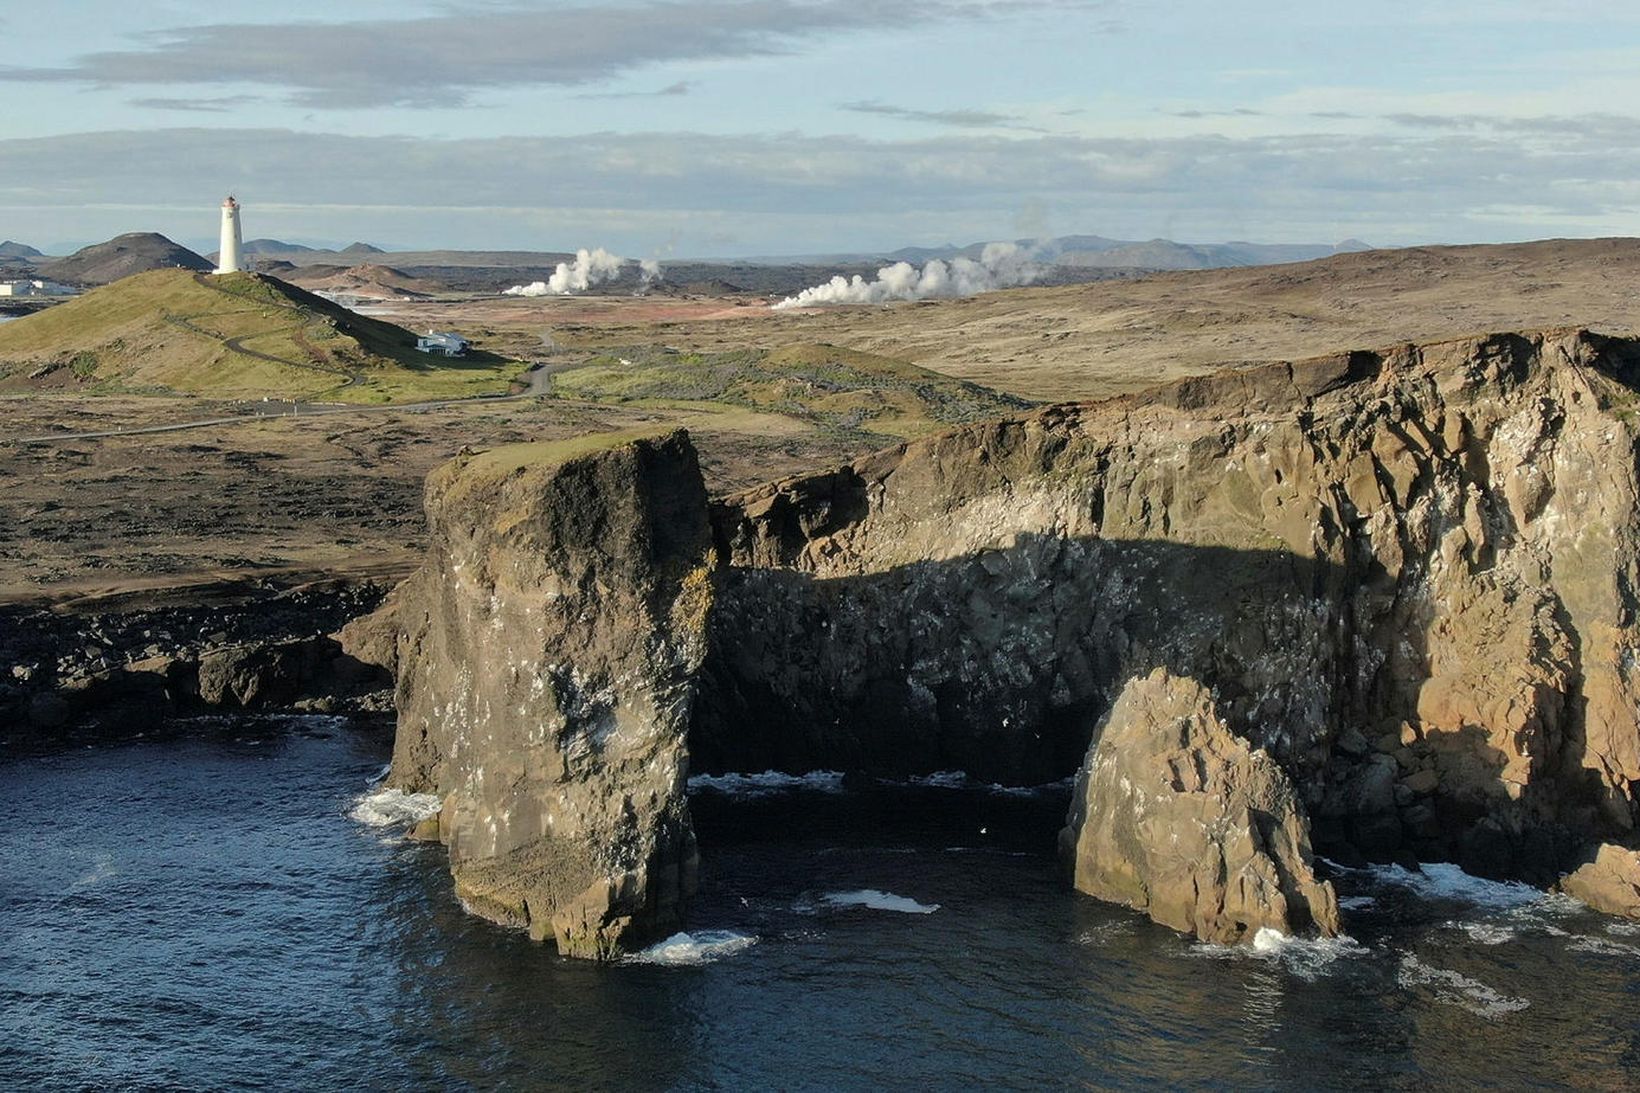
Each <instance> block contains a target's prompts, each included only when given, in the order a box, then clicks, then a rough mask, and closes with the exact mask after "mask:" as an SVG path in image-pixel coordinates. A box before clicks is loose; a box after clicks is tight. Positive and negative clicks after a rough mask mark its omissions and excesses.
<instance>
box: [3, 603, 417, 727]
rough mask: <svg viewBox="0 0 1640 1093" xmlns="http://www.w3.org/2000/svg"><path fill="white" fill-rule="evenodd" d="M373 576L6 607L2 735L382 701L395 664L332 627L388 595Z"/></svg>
mask: <svg viewBox="0 0 1640 1093" xmlns="http://www.w3.org/2000/svg"><path fill="white" fill-rule="evenodd" d="M384 591H385V589H383V588H381V587H378V586H376V585H374V584H371V583H365V584H356V585H355V584H347V583H342V582H325V583H321V584H310V585H302V586H298V587H295V588H287V589H279V588H272V587H265V586H261V585H254V586H250V585H244V584H240V583H235V582H224V583H222V584H219V585H210V586H204V587H201V588H196V589H188V590H179V591H176V592H173V593H171V594H170V595H171V597H172V598H173V599H176V600H179V601H180V602H177V603H174V604H172V605H169V606H155V605H154V604H153V603H152V599H153V598H157V597H153V596H150V595H144V596H143V597H141V598H140V599H141V600H142V601H143V602H142V604H141V606H134V605H124V606H123V609H122V605H121V604H119V603H117V602H116V603H113V604H109V605H106V606H105V607H104V608H103V609H101V610H97V611H91V612H83V613H82V612H69V611H61V610H57V611H54V610H48V609H44V608H11V609H7V610H5V611H3V612H0V742H11V741H16V742H19V743H23V742H26V743H27V744H28V746H31V747H32V746H48V747H49V746H51V745H52V744H53V742H60V741H61V740H62V739H63V738H64V737H65V736H74V737H76V738H81V737H104V738H106V737H117V736H121V735H126V734H129V733H133V732H151V731H153V730H155V729H158V728H160V727H162V726H163V724H164V723H165V721H166V720H167V719H168V718H173V717H186V716H189V715H193V714H202V713H213V712H223V711H240V710H253V711H258V712H269V713H272V712H281V711H285V712H321V713H348V714H364V715H371V714H378V713H382V712H386V711H387V710H388V709H390V703H389V701H388V699H389V696H390V694H391V688H392V685H393V679H392V673H391V669H392V666H391V664H385V665H383V664H380V662H377V661H365V660H362V659H360V658H358V657H355V656H352V655H350V653H351V650H346V649H344V647H343V645H342V644H339V643H338V642H337V640H336V639H335V638H333V637H331V636H330V634H331V633H332V632H333V631H335V630H336V629H337V628H338V627H340V626H341V625H342V624H343V623H344V622H345V621H346V620H348V619H349V618H354V617H357V616H358V615H359V614H360V612H363V611H368V610H370V609H371V608H373V607H375V606H376V605H378V604H379V603H380V602H381V598H382V595H383V592H384Z"/></svg>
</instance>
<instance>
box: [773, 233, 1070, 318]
mask: <svg viewBox="0 0 1640 1093" xmlns="http://www.w3.org/2000/svg"><path fill="white" fill-rule="evenodd" d="M1040 276H1042V268H1041V267H1040V266H1038V265H1037V264H1036V263H1035V262H1033V261H1032V260H1031V252H1030V251H1028V250H1026V249H1025V248H1023V247H1021V246H1019V245H1018V244H1016V243H987V244H985V249H984V250H983V251H981V252H980V256H979V261H977V262H976V261H974V260H973V259H972V258H953V259H951V260H950V261H949V262H945V261H941V260H940V259H938V258H936V259H934V260H933V261H931V262H929V263H928V264H927V265H926V266H924V267H923V268H922V269H918V268H917V267H916V266H913V265H912V264H911V263H910V262H896V263H894V264H893V265H892V266H884V267H883V268H882V269H880V270H878V271H877V279H876V280H875V281H867V280H866V279H865V278H863V277H861V276H859V275H855V276H854V277H853V278H850V279H847V280H845V279H844V278H842V277H840V276H839V277H833V278H832V279H831V280H830V281H827V282H826V283H825V284H823V285H815V286H814V287H813V288H806V289H804V290H803V291H802V292H799V293H798V294H797V295H796V296H788V297H786V298H785V299H784V300H781V301H780V302H779V303H778V304H775V305H774V306H775V307H776V308H787V307H818V306H820V305H822V304H884V303H887V302H888V301H890V300H927V299H930V298H932V297H936V296H975V295H978V294H979V293H981V292H992V291H994V290H996V289H999V288H1014V287H1016V286H1018V285H1028V284H1030V283H1031V282H1032V281H1034V280H1036V279H1037V278H1038V277H1040Z"/></svg>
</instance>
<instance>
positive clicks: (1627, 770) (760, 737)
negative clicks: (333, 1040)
mask: <svg viewBox="0 0 1640 1093" xmlns="http://www.w3.org/2000/svg"><path fill="white" fill-rule="evenodd" d="M1637 390H1640V342H1634V341H1626V340H1623V339H1613V338H1607V337H1603V336H1601V335H1597V334H1592V333H1589V332H1586V331H1557V332H1550V333H1541V334H1499V335H1490V336H1486V337H1479V338H1469V339H1462V340H1459V341H1454V342H1447V343H1438V344H1431V345H1425V346H1411V345H1407V346H1397V347H1393V348H1391V349H1387V350H1384V351H1381V352H1365V351H1362V352H1351V353H1344V354H1339V355H1336V356H1332V357H1326V358H1319V359H1316V360H1312V361H1305V362H1297V363H1293V364H1281V365H1276V366H1271V367H1267V368H1261V369H1254V370H1250V371H1241V372H1227V373H1223V374H1220V375H1217V376H1211V377H1206V378H1203V379H1195V380H1187V381H1184V382H1181V383H1176V384H1171V385H1166V386H1163V387H1159V388H1156V389H1154V390H1152V391H1149V392H1146V393H1143V394H1141V395H1136V396H1132V397H1127V398H1122V399H1115V400H1111V401H1108V402H1104V403H1090V404H1080V405H1074V404H1073V405H1064V406H1056V407H1050V408H1047V409H1044V410H1041V411H1038V412H1035V413H1033V414H1029V415H1024V416H1021V417H1017V418H1011V419H1004V420H999V421H994V422H986V423H980V424H975V425H970V426H965V427H962V428H960V429H956V430H953V431H951V432H948V433H944V434H940V435H937V436H932V437H928V438H925V439H922V440H918V441H914V442H911V443H908V444H904V445H900V446H898V447H895V448H890V449H887V450H884V451H882V452H879V453H876V454H875V455H871V456H867V457H865V458H863V459H860V460H857V461H855V462H854V463H852V464H850V465H848V466H845V467H842V468H838V469H836V470H833V471H827V472H823V473H820V474H814V475H810V476H806V477H802V478H796V479H790V480H787V481H783V482H777V483H771V484H770V485H767V486H765V487H761V488H757V489H753V490H749V491H746V492H745V493H741V494H738V495H734V496H731V497H727V498H721V499H718V500H716V501H713V502H711V503H710V504H708V503H707V502H706V501H705V499H704V492H703V490H702V488H701V484H700V476H699V470H698V465H697V461H696V458H695V454H694V451H693V448H692V447H691V446H690V444H689V442H688V439H687V437H685V436H683V435H682V434H673V435H671V436H667V437H648V438H643V437H633V436H631V435H625V436H619V435H618V436H610V437H605V438H601V439H600V438H584V439H583V440H582V441H578V442H576V443H574V444H568V445H533V446H522V447H516V448H504V449H496V450H493V451H491V452H486V453H474V454H472V455H469V456H464V457H462V458H458V459H457V460H456V461H454V462H453V463H451V464H449V465H447V466H446V467H444V468H442V469H441V470H439V471H438V472H436V473H435V474H434V475H433V476H431V477H430V478H429V481H428V489H427V499H426V510H427V514H428V519H429V525H430V530H431V537H430V544H429V548H428V553H427V556H426V560H425V562H424V564H423V566H422V568H421V570H420V571H419V572H418V573H417V574H416V575H415V576H414V577H412V578H411V579H410V580H409V581H407V582H406V583H405V584H404V585H402V586H401V587H400V589H399V590H398V592H397V593H395V595H394V596H393V597H392V598H391V599H390V600H389V602H388V606H387V607H385V608H384V609H383V611H382V612H380V613H378V614H377V615H375V616H372V617H371V618H370V619H368V620H361V621H360V622H359V623H356V624H354V626H352V627H350V628H349V632H348V641H346V642H344V644H347V645H348V647H349V648H350V649H355V650H357V651H358V656H359V657H360V659H362V660H367V661H372V662H377V663H381V662H385V661H387V660H389V659H391V660H392V661H393V663H394V664H395V667H396V673H397V679H398V693H397V699H398V702H397V704H398V709H399V726H398V738H397V742H396V745H395V754H394V762H393V768H392V773H391V775H390V777H389V784H390V785H392V786H394V787H395V788H398V789H400V790H402V791H405V792H415V793H422V794H429V795H432V796H434V797H436V798H437V799H439V800H441V801H442V802H443V807H442V810H441V812H440V814H439V817H438V820H437V829H438V836H439V838H440V839H441V840H442V841H444V842H445V843H446V845H447V846H448V847H449V848H450V852H451V866H452V869H453V871H454V873H455V882H456V886H457V889H458V891H460V892H462V893H464V895H465V896H470V897H474V898H468V899H467V904H468V906H469V909H471V910H473V911H475V912H476V913H478V914H481V915H484V916H485V917H488V918H491V919H494V920H496V921H499V922H504V923H508V924H511V925H516V926H528V928H529V929H530V930H531V932H532V933H533V934H534V935H535V936H537V937H543V938H544V937H547V936H552V937H554V938H555V940H556V941H557V943H558V946H559V949H560V951H562V952H565V953H566V954H573V955H589V956H599V957H603V956H608V955H612V954H614V953H617V952H619V951H621V950H623V949H627V948H630V947H631V946H632V945H634V944H638V943H640V942H641V941H642V940H643V939H645V938H647V937H651V936H653V935H654V934H655V933H656V932H657V931H658V930H662V929H665V928H668V927H669V926H670V925H671V924H672V923H674V922H675V921H676V920H677V917H678V914H679V911H680V908H681V905H682V902H683V900H686V899H687V898H688V895H689V890H690V887H691V879H692V877H693V875H694V867H693V860H694V855H695V848H694V840H693V834H692V824H691V821H690V819H689V813H688V806H687V800H686V799H685V796H684V786H683V779H684V773H685V769H686V768H685V766H684V761H683V759H682V757H683V756H687V764H688V767H691V768H693V769H694V770H696V771H705V772H721V771H734V770H741V771H747V770H765V769H772V770H778V771H785V772H787V773H792V774H798V773H802V772H804V771H808V770H815V769H830V770H858V771H862V772H865V773H869V774H875V775H879V776H887V777H904V776H915V775H920V774H927V773H929V772H931V771H936V770H961V771H963V772H965V773H967V774H968V775H970V776H973V777H978V778H981V779H984V780H987V781H994V782H999V783H1003V784H1014V785H1023V784H1033V783H1039V782H1044V781H1051V780H1054V779H1058V778H1062V777H1065V776H1066V775H1068V774H1070V773H1072V772H1074V771H1076V770H1078V769H1080V770H1081V771H1082V772H1083V774H1082V780H1081V782H1079V786H1082V787H1086V786H1090V785H1098V786H1105V790H1102V791H1101V792H1100V793H1098V794H1096V795H1095V796H1098V797H1099V798H1100V800H1088V801H1084V802H1083V805H1084V807H1083V808H1082V809H1081V810H1080V812H1074V811H1073V815H1072V817H1071V818H1070V825H1071V826H1070V827H1069V828H1068V829H1067V831H1066V832H1065V834H1064V835H1063V836H1062V837H1061V843H1060V845H1061V847H1062V848H1063V850H1064V852H1065V854H1066V857H1067V861H1066V865H1067V868H1068V871H1069V872H1070V873H1071V874H1072V875H1073V877H1074V878H1075V882H1076V884H1077V886H1078V887H1080V888H1083V889H1084V890H1086V891H1088V892H1090V894H1095V895H1100V896H1102V897H1103V898H1107V899H1117V900H1119V901H1121V902H1125V903H1128V904H1130V905H1132V906H1136V907H1141V908H1144V909H1146V910H1147V911H1149V913H1151V914H1152V915H1153V916H1154V917H1157V918H1158V919H1159V920H1161V921H1164V922H1167V923H1169V924H1171V925H1175V926H1176V927H1179V928H1183V929H1187V930H1190V931H1191V932H1195V933H1197V934H1199V935H1201V936H1205V937H1215V938H1236V939H1241V940H1251V939H1252V937H1254V936H1256V934H1257V932H1258V931H1259V930H1261V929H1265V928H1269V929H1275V930H1278V931H1280V932H1282V933H1293V932H1302V931H1306V930H1309V929H1319V930H1321V931H1322V932H1330V931H1332V930H1334V929H1336V928H1337V925H1336V921H1335V916H1336V911H1335V910H1334V909H1333V901H1332V896H1331V892H1330V889H1329V888H1328V887H1327V886H1326V884H1325V882H1324V879H1318V878H1317V876H1316V875H1315V874H1314V873H1312V852H1311V850H1310V846H1311V843H1312V841H1313V843H1314V844H1315V845H1316V846H1318V847H1322V848H1324V851H1325V853H1327V854H1329V855H1331V856H1333V857H1335V858H1339V859H1342V860H1344V861H1346V862H1351V861H1361V860H1371V861H1380V862H1382V861H1405V862H1418V861H1451V862H1457V863H1459V864H1461V865H1462V866H1463V867H1464V868H1465V869H1466V870H1469V871H1470V872H1473V873H1477V874H1481V875H1484V876H1488V877H1493V878H1500V879H1502V878H1508V879H1519V880H1525V881H1530V882H1532V883H1534V884H1537V885H1539V886H1544V887H1547V886H1551V885H1561V886H1562V887H1563V888H1564V889H1565V890H1568V891H1575V892H1577V893H1578V894H1579V895H1580V896H1581V897H1582V898H1584V899H1585V901H1586V902H1589V903H1591V904H1592V905H1594V906H1597V907H1601V908H1604V909H1608V910H1613V911H1618V912H1620V913H1621V912H1626V911H1628V910H1629V909H1632V908H1633V907H1635V906H1640V899H1637V898H1636V897H1637V894H1640V864H1637V863H1640V856H1637V855H1636V853H1635V851H1634V849H1633V847H1634V846H1635V839H1636V832H1637V830H1640V822H1637V819H1640V798H1637V794H1636V787H1637V786H1640V725H1637V722H1636V717H1635V709H1636V708H1637V705H1640V666H1637V664H1636V661H1635V659H1634V656H1633V649H1634V648H1636V647H1640V615H1637V613H1636V604H1637V602H1640V601H1637V599H1636V593H1635V591H1634V589H1635V588H1636V587H1637V586H1640V576H1636V571H1635V567H1636V559H1637V557H1640V500H1637V499H1640V479H1637V478H1636V470H1635V467H1636V463H1635V460H1634V452H1635V451H1636V450H1640V432H1637V429H1640V426H1637V425H1636V423H1635V421H1634V420H1633V416H1632V413H1633V411H1632V407H1633V406H1634V405H1635V404H1636V402H1637V400H1640V396H1637V395H1636V391H1637ZM705 521H709V523H710V536H709V538H708V537H707V536H705V535H704V534H703V531H702V525H703V522H705ZM389 650H390V651H391V657H389V656H388V655H387V651H389ZM1158 672H1159V673H1161V674H1160V675H1155V673H1158ZM1147 677H1154V679H1155V681H1156V682H1155V683H1154V684H1153V685H1150V686H1148V688H1147V686H1146V685H1145V684H1144V683H1143V681H1144V680H1145V679H1146V678H1147ZM1169 695H1171V696H1173V700H1174V706H1175V707H1177V709H1174V710H1173V712H1168V710H1169V709H1172V707H1168V708H1164V706H1165V704H1162V703H1160V699H1159V698H1158V697H1157V696H1163V697H1165V696H1169ZM1118 714H1120V717H1118V716H1117V715H1118ZM1113 719H1115V720H1114V721H1113ZM1118 731H1122V732H1126V733H1128V734H1129V735H1130V736H1137V737H1138V738H1141V739H1139V740H1138V742H1137V743H1129V744H1127V745H1124V747H1123V754H1121V755H1114V754H1108V749H1107V753H1106V754H1101V752H1100V750H1099V744H1100V740H1101V735H1102V734H1103V733H1112V734H1115V733H1117V732H1118ZM1113 739H1116V737H1115V736H1113ZM1107 782H1109V783H1110V784H1113V785H1118V786H1119V787H1120V788H1121V793H1120V794H1118V795H1114V796H1113V794H1112V793H1111V792H1110V791H1109V786H1108V785H1106V783H1107ZM1111 809H1115V811H1111ZM1079 817H1080V818H1079ZM1090 825H1091V826H1090ZM1197 826H1199V827H1200V828H1201V834H1200V837H1199V838H1198V837H1197V836H1196V835H1191V838H1192V839H1195V842H1193V843H1192V842H1191V841H1190V839H1186V838H1185V837H1184V834H1183V833H1184V832H1185V831H1186V829H1188V830H1189V831H1192V832H1193V831H1195V829H1196V827H1197ZM1187 846H1188V847H1194V849H1181V848H1184V847H1187ZM708 852H709V848H708Z"/></svg>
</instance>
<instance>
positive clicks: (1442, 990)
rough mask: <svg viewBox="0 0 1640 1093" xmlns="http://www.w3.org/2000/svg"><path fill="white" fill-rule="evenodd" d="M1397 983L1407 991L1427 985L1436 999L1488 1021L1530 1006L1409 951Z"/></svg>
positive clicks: (1522, 999)
mask: <svg viewBox="0 0 1640 1093" xmlns="http://www.w3.org/2000/svg"><path fill="white" fill-rule="evenodd" d="M1395 982H1396V984H1397V985H1399V986H1400V987H1402V988H1403V989H1406V990H1416V989H1420V988H1428V989H1429V991H1430V993H1431V995H1432V996H1433V997H1434V999H1435V1001H1437V1002H1441V1003H1444V1004H1445V1005H1449V1006H1458V1007H1459V1008H1461V1009H1466V1010H1468V1011H1469V1012H1470V1013H1473V1014H1475V1015H1476V1016H1477V1017H1484V1018H1486V1019H1487V1020H1492V1019H1494V1018H1498V1017H1502V1016H1503V1015H1505V1014H1508V1013H1518V1012H1519V1011H1520V1010H1523V1009H1525V1008H1526V1007H1527V1006H1530V1005H1531V1003H1530V1002H1528V1001H1527V1000H1526V999H1524V998H1512V997H1510V996H1509V995H1507V994H1503V993H1501V992H1499V991H1497V990H1495V989H1494V988H1492V987H1489V986H1487V985H1486V984H1485V983H1482V982H1481V981H1480V980H1478V979H1471V978H1469V977H1468V976H1467V975H1461V974H1459V973H1458V972H1455V971H1452V970H1451V969H1449V968H1436V967H1432V966H1430V965H1428V964H1425V963H1424V962H1423V961H1422V960H1419V959H1418V958H1417V957H1415V956H1413V955H1411V954H1410V953H1409V954H1407V955H1406V956H1403V957H1402V958H1401V967H1400V969H1399V970H1398V971H1397V972H1396V975H1395Z"/></svg>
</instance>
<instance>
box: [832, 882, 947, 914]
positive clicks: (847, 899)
mask: <svg viewBox="0 0 1640 1093" xmlns="http://www.w3.org/2000/svg"><path fill="white" fill-rule="evenodd" d="M820 902H821V903H824V904H825V905H826V906H828V907H867V908H870V909H871V910H873V911H897V912H899V913H900V914H903V915H931V914H933V913H934V912H935V911H938V910H939V909H940V905H939V904H937V903H918V902H917V901H916V900H914V899H910V898H908V897H906V896H896V895H895V894H894V893H892V892H879V891H878V890H877V889H875V888H861V889H859V890H858V891H854V892H827V893H826V894H825V895H823V896H821V897H820Z"/></svg>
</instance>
